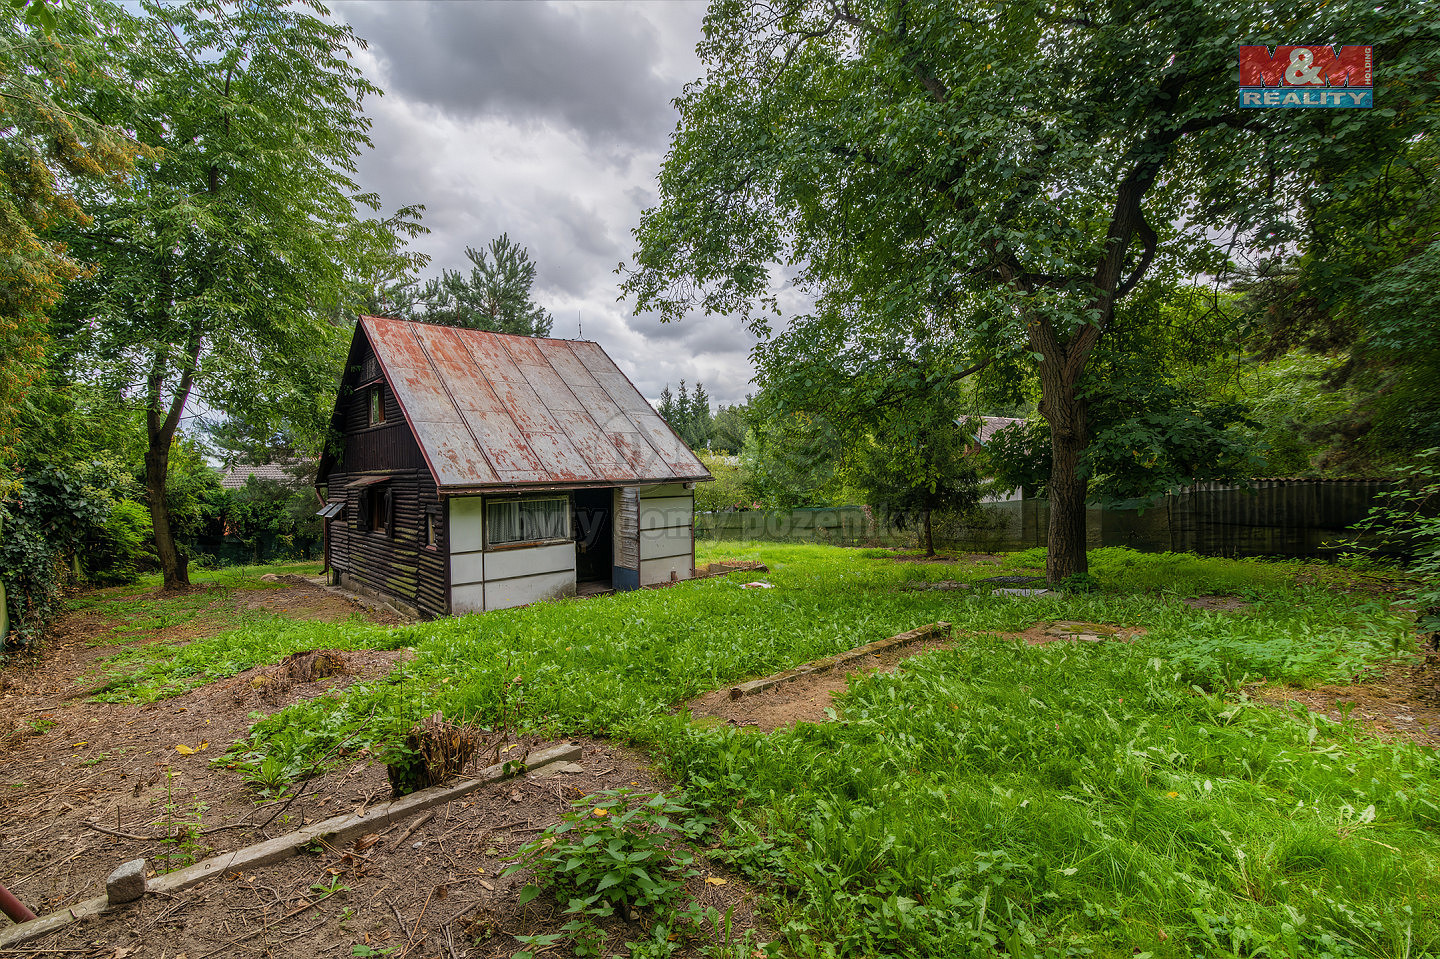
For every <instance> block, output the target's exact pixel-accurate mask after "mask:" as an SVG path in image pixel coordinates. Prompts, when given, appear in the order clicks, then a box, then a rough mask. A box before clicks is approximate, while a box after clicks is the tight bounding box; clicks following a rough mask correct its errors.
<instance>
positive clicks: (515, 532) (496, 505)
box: [485, 497, 570, 546]
mask: <svg viewBox="0 0 1440 959" xmlns="http://www.w3.org/2000/svg"><path fill="white" fill-rule="evenodd" d="M485 532H486V538H487V540H488V541H489V544H490V545H491V546H509V545H511V544H514V543H541V542H545V541H546V540H552V539H569V538H570V500H569V499H567V498H565V497H556V498H554V499H512V500H490V501H489V502H487V503H486V504H485Z"/></svg>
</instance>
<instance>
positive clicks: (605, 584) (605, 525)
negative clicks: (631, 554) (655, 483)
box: [571, 488, 615, 595]
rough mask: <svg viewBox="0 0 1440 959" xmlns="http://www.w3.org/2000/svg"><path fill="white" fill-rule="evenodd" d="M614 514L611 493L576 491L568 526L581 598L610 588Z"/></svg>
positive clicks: (613, 550) (594, 490)
mask: <svg viewBox="0 0 1440 959" xmlns="http://www.w3.org/2000/svg"><path fill="white" fill-rule="evenodd" d="M614 510H615V491H614V490H613V489H608V488H607V489H581V490H576V491H575V522H574V523H573V524H571V525H572V528H573V530H574V534H575V587H576V592H578V593H580V594H581V595H584V594H585V593H593V592H598V591H601V590H607V589H610V588H611V586H612V582H611V576H612V569H613V566H612V562H613V559H614V553H615V536H614V526H613V524H612V522H611V514H612V513H613V512H614ZM587 587H588V588H587Z"/></svg>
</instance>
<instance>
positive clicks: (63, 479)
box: [0, 466, 108, 648]
mask: <svg viewBox="0 0 1440 959" xmlns="http://www.w3.org/2000/svg"><path fill="white" fill-rule="evenodd" d="M107 506H108V504H107V502H106V501H105V499H104V497H103V496H102V495H100V494H97V493H96V492H95V491H94V490H92V489H87V488H86V487H85V486H84V485H83V484H82V483H80V482H77V481H76V479H75V478H74V477H73V476H71V475H70V474H69V473H67V472H65V471H64V470H60V469H56V468H53V467H47V466H40V467H35V468H32V469H29V470H26V471H22V472H20V473H17V474H15V475H14V476H11V477H7V478H5V480H4V486H3V487H0V582H3V583H4V584H5V600H6V605H7V607H8V609H9V616H10V633H9V635H8V636H7V637H6V639H5V645H6V646H7V647H10V648H13V647H20V646H28V645H30V644H32V643H34V642H36V641H37V640H38V639H40V638H41V636H42V635H43V634H44V631H45V629H46V627H47V626H48V625H49V623H50V621H51V620H52V619H53V618H54V617H55V616H56V615H57V614H58V613H59V612H60V609H61V605H62V604H61V598H60V590H61V587H62V585H63V584H64V583H65V582H66V581H67V580H69V579H71V578H73V566H72V563H73V561H74V557H75V552H76V550H77V549H78V548H79V547H80V545H81V544H82V543H83V542H84V541H85V539H86V537H87V536H88V535H91V534H93V533H94V532H95V531H96V530H97V529H100V528H102V527H103V525H104V524H105V522H106V519H107V513H108V511H107Z"/></svg>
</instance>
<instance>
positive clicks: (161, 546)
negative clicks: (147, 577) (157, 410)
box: [145, 431, 190, 589]
mask: <svg viewBox="0 0 1440 959" xmlns="http://www.w3.org/2000/svg"><path fill="white" fill-rule="evenodd" d="M162 432H163V431H162ZM173 437H174V433H173V431H172V432H171V433H170V434H169V435H166V436H160V435H157V434H156V433H154V432H152V433H151V434H150V445H149V448H148V449H146V451H145V492H146V495H147V497H148V498H149V500H150V523H151V525H152V526H153V527H154V531H155V554H156V555H157V556H158V557H159V559H160V574H161V575H162V576H163V577H164V581H165V588H166V589H185V588H186V587H188V586H189V585H190V570H189V565H190V564H189V562H188V561H187V560H186V559H185V557H184V556H182V555H180V550H179V548H177V547H176V545H175V532H174V530H172V529H171V528H170V507H169V506H168V505H166V503H165V478H166V476H167V475H168V474H169V471H170V441H171V439H172V438H173Z"/></svg>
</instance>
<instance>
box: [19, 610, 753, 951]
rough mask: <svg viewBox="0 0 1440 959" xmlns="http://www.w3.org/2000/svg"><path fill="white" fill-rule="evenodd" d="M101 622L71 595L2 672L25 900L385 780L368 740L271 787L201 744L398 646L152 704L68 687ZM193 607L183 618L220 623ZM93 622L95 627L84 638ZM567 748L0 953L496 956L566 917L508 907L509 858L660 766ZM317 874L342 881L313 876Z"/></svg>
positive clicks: (143, 636) (283, 820)
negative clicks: (309, 846)
mask: <svg viewBox="0 0 1440 959" xmlns="http://www.w3.org/2000/svg"><path fill="white" fill-rule="evenodd" d="M155 592H157V593H158V591H155ZM213 592H214V593H215V594H216V595H215V602H216V604H220V605H219V606H218V607H217V610H223V609H231V610H233V609H235V608H237V607H238V606H240V605H241V604H244V605H245V607H246V608H251V609H255V608H259V609H265V610H268V611H270V612H274V613H277V614H280V615H286V616H293V618H297V619H299V618H307V619H334V620H345V619H348V618H350V617H352V616H356V615H359V616H362V617H364V618H366V619H370V620H378V621H381V622H387V621H390V620H391V619H393V618H390V617H387V616H386V615H385V612H384V611H383V610H381V611H378V612H377V611H372V610H367V609H365V608H363V607H361V606H359V605H357V604H355V603H353V602H350V601H349V600H347V599H346V598H345V597H342V596H338V595H336V594H334V593H331V592H327V591H324V590H320V589H315V588H313V587H310V586H308V585H299V584H293V585H291V586H286V587H278V588H272V589H265V590H253V591H251V590H235V591H229V590H224V589H216V590H213ZM146 595H148V594H146ZM187 595H188V594H187ZM206 598H207V599H208V593H207V595H206ZM218 618H220V619H222V620H223V618H224V617H223V616H219V617H218ZM393 621H394V622H399V620H398V619H396V620H393ZM114 625H115V621H114V620H113V619H112V618H110V617H107V616H106V615H105V614H104V607H101V608H100V610H99V611H97V610H95V609H89V610H86V611H84V612H83V613H77V614H72V615H71V616H69V617H66V619H65V620H64V621H62V623H61V624H60V639H59V640H58V641H57V642H55V643H54V644H53V645H52V646H50V647H48V648H46V649H45V650H44V651H43V652H42V653H41V654H40V655H39V656H37V657H36V658H34V659H32V660H30V661H28V662H25V663H23V664H20V665H19V666H13V667H11V668H9V669H6V670H4V671H3V672H0V882H4V883H5V885H6V886H7V887H9V889H10V890H11V891H12V892H14V893H15V894H16V896H17V897H18V898H19V899H20V900H21V901H22V902H24V903H25V904H26V905H28V906H29V907H30V908H31V909H32V910H34V911H35V912H36V913H37V914H39V915H42V916H43V915H45V914H47V913H50V912H53V911H55V910H57V909H62V908H64V907H65V906H66V905H69V904H71V903H73V902H76V901H79V900H83V899H87V898H90V897H92V896H97V895H102V894H103V893H104V890H105V879H106V877H107V876H108V875H109V873H110V872H111V871H112V870H113V869H114V868H115V867H116V866H118V865H119V864H120V863H122V862H125V861H127V860H130V859H135V858H145V859H147V860H148V861H149V862H150V864H151V868H152V869H155V868H158V869H162V870H163V869H167V868H178V867H180V866H183V865H187V864H189V863H190V862H192V861H195V860H198V859H202V858H205V857H207V856H210V855H212V854H215V853H220V852H225V851H229V850H233V849H238V848H241V847H243V846H246V845H250V844H251V843H254V842H257V841H261V840H263V839H266V838H271V837H274V836H277V835H280V834H283V833H285V832H289V831H291V830H294V829H296V828H298V827H299V826H300V825H302V824H304V823H307V822H313V821H317V820H319V819H322V818H325V817H327V816H332V815H335V814H337V813H345V812H356V811H360V810H363V809H364V808H366V807H368V806H370V805H373V804H375V803H378V802H382V801H384V800H386V799H389V798H390V797H391V788H390V783H389V780H388V776H387V770H386V767H385V765H384V764H383V763H380V762H378V761H377V760H376V758H375V757H374V756H372V755H370V754H369V752H368V751H367V750H364V749H359V750H354V751H347V752H345V753H344V754H343V755H342V756H341V757H340V760H339V764H338V765H337V766H336V767H335V768H332V769H330V770H329V771H328V772H326V773H325V774H324V775H321V776H318V777H316V778H314V779H311V780H309V781H307V782H305V783H303V784H302V785H301V788H300V789H299V790H298V791H296V792H294V793H293V794H292V795H291V796H290V797H289V798H283V797H282V798H280V799H277V800H268V799H266V798H265V797H262V796H260V795H258V794H257V793H256V792H255V791H254V790H253V789H252V788H251V787H250V786H248V785H247V784H246V783H245V782H244V781H243V780H242V778H241V776H240V774H239V773H238V772H236V771H233V770H231V769H227V768H224V767H223V765H222V766H221V767H218V768H217V767H212V766H211V761H212V760H213V759H215V758H216V757H217V756H220V755H222V754H223V753H224V751H225V749H226V748H227V747H228V746H229V745H230V744H231V743H232V742H234V741H235V740H237V739H239V738H241V737H243V736H244V735H245V734H246V733H247V732H248V729H249V726H250V725H251V723H252V722H254V720H255V719H256V718H258V716H259V715H264V714H268V713H271V712H274V711H276V710H278V709H281V708H283V707H284V706H286V705H289V704H291V703H294V702H297V701H299V700H302V699H312V698H314V697H317V696H326V695H336V694H337V693H338V692H339V691H340V690H342V689H343V688H344V687H346V686H348V685H350V684H351V683H355V682H359V681H363V680H367V679H374V678H378V677H380V676H383V675H385V674H386V673H388V672H389V671H390V670H392V669H393V668H394V667H395V665H396V664H397V663H398V662H400V661H401V660H402V659H403V658H405V657H406V656H408V655H410V653H409V651H408V650H390V651H363V650H362V651H354V652H351V651H327V650H320V651H315V652H313V653H304V654H297V655H295V656H291V657H288V658H287V659H286V660H283V661H282V662H280V663H277V664H275V665H273V666H266V667H257V668H255V669H251V670H247V671H245V672H243V673H239V674H237V675H235V676H232V677H230V678H229V679H225V680H221V681H219V682H215V683H212V684H210V685H207V686H202V687H200V688H197V689H194V690H191V691H190V692H188V693H185V694H183V695H180V696H176V697H174V698H172V699H167V700H162V701H160V702H156V703H152V704H146V705H128V704H111V703H95V702H89V701H86V700H84V699H83V698H72V699H66V698H65V696H66V695H67V694H70V693H73V692H74V691H75V690H77V689H84V688H85V685H86V683H85V681H84V679H83V677H84V675H85V673H86V671H87V670H88V669H90V668H91V667H93V665H94V663H95V662H96V661H97V660H98V659H99V658H101V657H103V656H107V655H109V654H111V653H113V652H115V651H117V649H119V648H122V647H123V645H128V644H126V643H116V642H115V641H114V639H113V628H114ZM186 625H187V624H182V625H181V626H180V627H176V628H171V627H166V628H164V629H160V630H153V631H141V632H136V633H134V634H133V635H134V638H133V639H132V640H130V641H129V642H130V643H135V644H141V643H148V642H158V641H167V640H168V641H172V642H173V641H176V640H179V639H183V638H185V634H183V633H181V632H180V630H183V629H185V628H186ZM189 625H190V626H191V628H192V631H191V632H190V633H189V634H188V636H190V637H193V636H199V635H208V634H209V632H214V631H218V629H223V628H225V625H224V624H223V622H219V623H211V622H200V623H198V625H196V624H189ZM202 630H203V631H202ZM97 636H100V637H104V639H103V643H102V644H101V645H92V641H93V640H95V639H96V637H97ZM539 743H540V740H539V738H538V737H521V738H517V739H516V742H515V744H514V747H515V748H514V749H513V750H512V751H507V752H508V755H509V756H513V757H517V758H518V757H519V756H521V755H523V751H524V749H528V748H530V747H533V746H536V745H538V744H539ZM177 746H184V747H185V750H178V749H177V748H176V747H177ZM186 750H188V752H186ZM581 766H582V771H580V772H572V773H561V774H557V775H553V776H552V777H550V778H535V779H528V778H527V779H524V780H518V781H513V782H507V783H503V784H501V785H500V786H498V787H491V788H488V789H486V790H482V791H481V792H480V793H474V794H471V795H470V796H468V797H466V798H467V800H468V801H464V802H456V803H452V804H450V805H449V806H447V807H442V808H441V809H439V810H437V814H436V815H435V817H434V818H433V819H431V820H429V821H427V822H425V823H424V824H423V825H422V826H421V828H419V829H417V830H416V831H415V832H414V833H413V835H410V836H406V837H405V841H404V843H403V844H400V843H399V842H398V840H399V838H400V837H401V835H402V834H403V833H405V832H406V831H407V830H408V829H409V828H410V826H411V825H414V824H415V822H416V821H419V818H420V817H416V820H415V821H412V822H402V823H400V824H399V825H398V826H397V827H395V828H394V829H393V830H392V832H391V833H390V835H389V836H388V837H386V838H382V839H379V840H378V841H374V842H372V843H365V842H363V841H362V843H361V845H363V846H364V848H356V847H347V848H345V849H324V850H319V851H317V852H316V853H315V854H314V855H306V856H301V857H297V858H295V859H291V860H287V861H285V862H282V863H278V864H276V865H274V866H270V867H266V868H264V869H259V870H253V871H247V872H246V873H245V874H232V875H227V876H225V877H224V878H223V879H220V880H216V881H212V882H210V883H207V884H203V885H200V886H196V887H194V888H193V889H190V890H187V891H186V892H185V893H183V894H181V895H179V896H176V897H173V898H172V897H160V896H154V895H150V896H146V897H145V898H143V899H141V900H140V901H138V902H137V903H134V904H130V905H127V906H123V907H119V908H117V909H115V910H111V911H109V912H107V913H106V914H104V915H102V916H99V917H96V918H93V919H89V920H86V921H84V922H82V923H79V924H76V925H73V926H71V927H68V928H67V929H65V930H63V931H61V932H59V933H56V934H53V935H51V936H49V937H47V938H45V939H43V940H40V941H38V942H35V943H31V944H29V945H28V946H26V947H24V948H21V949H15V950H11V951H9V952H7V953H6V954H7V955H16V956H21V955H47V956H48V955H79V956H91V955H93V956H97V957H107V959H108V957H113V956H117V955H121V956H127V955H133V956H135V957H137V959H139V957H149V956H154V957H156V959H160V957H163V956H169V957H172V959H173V957H177V956H178V954H180V953H183V954H185V955H186V956H187V957H188V959H206V957H210V959H214V957H219V956H225V957H230V956H242V957H243V956H262V955H263V956H267V957H269V956H279V957H292V956H293V957H302V956H303V957H310V956H324V955H331V956H343V957H349V956H351V955H352V949H353V946H354V945H356V944H362V945H366V944H368V945H370V946H372V948H373V949H375V950H376V954H390V955H396V956H398V955H401V954H402V953H403V954H405V955H408V956H414V957H422V956H424V957H429V956H440V957H446V959H454V957H464V956H509V955H511V954H513V952H514V951H515V950H516V949H517V948H519V945H518V943H517V942H516V941H515V939H514V938H513V936H514V935H515V934H531V933H536V932H556V931H558V930H559V927H560V926H561V925H563V924H564V923H565V922H566V921H568V919H569V918H570V917H568V916H561V915H559V911H560V908H561V907H557V906H556V905H555V904H554V903H553V901H552V900H550V899H549V897H546V896H541V897H540V898H539V899H536V900H534V901H533V902H531V903H529V904H527V905H526V906H524V907H521V906H520V905H519V899H518V895H519V891H520V888H521V886H522V885H523V880H522V878H521V877H516V878H514V879H506V880H501V879H500V878H499V877H498V875H497V873H498V872H499V871H500V869H501V868H503V865H504V863H503V860H504V859H505V858H506V857H508V856H511V855H513V853H514V852H515V850H516V849H517V848H518V847H519V846H520V844H521V843H523V842H525V841H527V840H528V839H531V838H533V837H534V836H535V835H536V834H537V833H538V832H539V831H540V830H542V829H543V828H545V827H546V826H547V825H550V824H551V823H553V822H556V821H558V820H559V818H560V816H561V814H562V813H563V812H564V811H566V810H568V809H569V808H570V802H571V801H572V800H573V799H576V798H578V797H580V796H584V795H588V794H589V793H591V792H595V791H597V790H603V789H612V788H622V787H623V788H632V789H635V790H637V791H649V792H653V791H656V790H659V789H663V788H667V787H668V785H669V784H668V783H666V782H664V781H663V780H662V779H661V778H660V777H659V776H658V775H656V774H655V773H653V772H651V771H650V770H649V768H648V764H647V761H646V760H645V758H644V757H643V756H642V755H640V754H638V753H633V752H630V751H626V750H623V749H619V748H614V747H611V746H610V745H608V744H606V743H603V742H587V743H585V757H584V762H583V763H582V764H581ZM544 772H545V771H544V770H541V771H537V774H536V776H537V777H538V776H540V775H543V773H544ZM421 815H422V816H423V815H424V814H421ZM367 838H368V837H367ZM704 871H705V872H706V873H707V874H708V875H709V876H710V877H711V878H725V879H727V881H726V882H725V883H724V884H718V885H717V884H712V883H706V882H704V877H700V878H697V879H695V880H693V882H692V887H693V888H691V890H690V892H691V893H692V894H693V896H694V898H696V899H697V900H698V901H700V902H701V903H702V904H705V903H708V904H713V905H716V906H717V907H718V908H719V909H720V910H721V911H722V912H724V911H725V910H726V909H728V908H730V907H731V906H734V907H735V925H734V930H735V934H736V935H739V934H741V933H742V932H743V930H744V929H746V928H749V927H750V926H751V925H753V910H752V907H751V901H752V898H753V897H752V895H751V893H750V892H749V891H748V889H747V887H746V886H745V885H744V883H743V882H741V881H740V880H738V879H731V878H729V877H725V876H723V875H722V874H720V873H718V872H717V871H716V870H714V869H711V868H710V867H708V866H707V867H705V869H704ZM317 886H318V887H320V888H317ZM329 887H343V888H338V889H337V891H336V892H335V893H334V894H327V892H326V891H325V889H326V888H329ZM653 921H654V917H653V916H641V917H640V918H639V919H638V920H636V921H634V922H631V921H628V920H623V919H615V920H612V922H613V928H612V929H611V931H612V932H613V933H614V936H615V938H613V939H612V941H611V942H610V946H611V947H613V948H619V945H620V943H621V942H623V941H625V940H626V939H630V940H635V939H640V938H645V937H646V935H647V931H648V929H649V927H650V926H651V925H652V924H653ZM386 949H390V950H392V952H390V953H384V950H386ZM127 950H128V951H127Z"/></svg>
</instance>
